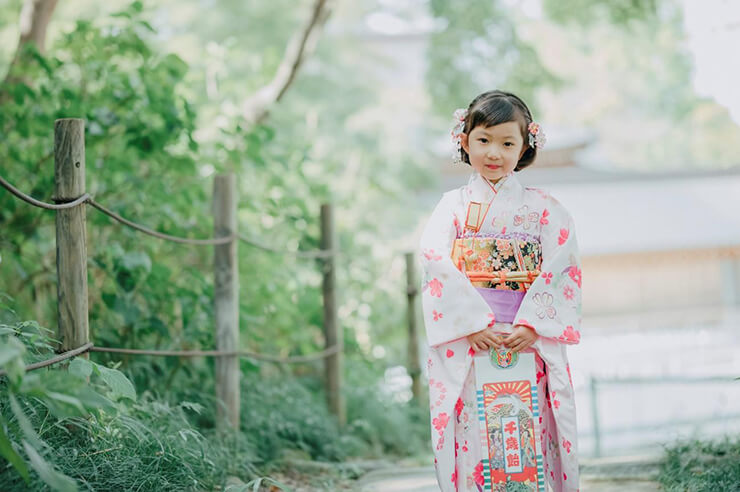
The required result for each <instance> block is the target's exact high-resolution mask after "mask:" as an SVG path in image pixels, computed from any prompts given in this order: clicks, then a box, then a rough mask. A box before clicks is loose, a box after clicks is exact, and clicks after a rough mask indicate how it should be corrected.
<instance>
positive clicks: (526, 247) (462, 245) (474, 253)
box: [451, 234, 542, 323]
mask: <svg viewBox="0 0 740 492" xmlns="http://www.w3.org/2000/svg"><path fill="white" fill-rule="evenodd" d="M451 257H452V261H453V262H454V263H455V265H457V268H458V269H459V270H460V271H461V272H464V273H465V275H466V276H467V277H468V278H469V279H470V283H472V284H473V286H474V287H475V288H476V290H477V291H478V293H480V295H481V296H482V297H483V299H484V300H485V301H486V303H488V305H489V306H490V307H491V310H492V311H493V312H494V314H495V316H496V321H499V322H503V323H512V322H513V321H514V317H515V315H516V313H517V311H518V309H519V306H520V305H521V303H522V299H524V296H525V295H526V292H527V288H528V287H529V286H530V285H531V284H532V282H534V279H535V278H536V277H537V275H539V273H540V266H541V264H542V248H541V245H540V242H539V241H538V240H537V239H536V238H535V237H533V236H530V235H528V234H516V235H514V234H496V235H471V236H468V237H465V236H463V237H458V238H457V239H455V242H454V243H453V245H452V252H451Z"/></svg>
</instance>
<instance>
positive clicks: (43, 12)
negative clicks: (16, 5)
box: [3, 0, 58, 84]
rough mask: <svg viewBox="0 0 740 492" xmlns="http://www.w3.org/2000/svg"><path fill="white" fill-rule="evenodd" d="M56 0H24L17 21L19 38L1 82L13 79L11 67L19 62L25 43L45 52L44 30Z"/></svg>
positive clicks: (47, 25)
mask: <svg viewBox="0 0 740 492" xmlns="http://www.w3.org/2000/svg"><path fill="white" fill-rule="evenodd" d="M57 1H58V0H25V1H24V2H23V8H21V15H20V19H19V21H18V23H19V26H20V33H21V35H20V38H19V39H18V47H17V48H16V50H15V55H14V56H13V60H12V61H11V62H10V66H9V67H8V72H7V74H6V75H5V79H4V80H3V84H5V83H7V82H10V81H11V80H12V79H13V75H12V74H13V68H14V67H15V66H16V65H18V64H19V62H21V59H22V57H23V50H24V48H25V47H26V45H27V44H30V43H33V44H34V45H35V46H36V49H37V50H38V51H39V52H40V53H42V54H43V53H45V52H46V31H47V29H48V27H49V21H51V16H52V14H53V13H54V9H55V8H56V6H57Z"/></svg>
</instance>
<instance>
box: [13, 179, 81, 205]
mask: <svg viewBox="0 0 740 492" xmlns="http://www.w3.org/2000/svg"><path fill="white" fill-rule="evenodd" d="M0 185H1V186H2V187H3V188H5V189H7V190H8V191H9V192H10V193H12V194H13V195H15V196H17V197H18V198H20V199H21V200H23V201H24V202H26V203H30V204H31V205H34V206H36V207H39V208H45V209H47V210H64V209H67V208H73V207H76V206H77V205H79V204H81V203H85V202H86V201H88V200H89V199H91V197H90V195H89V194H87V193H85V194H84V195H82V196H81V197H79V198H77V199H76V200H74V201H72V202H67V203H57V204H54V203H46V202H42V201H40V200H36V199H35V198H34V197H32V196H29V195H26V194H25V193H23V192H22V191H21V190H19V189H18V188H16V187H15V186H13V185H12V184H10V183H8V182H7V181H5V180H4V179H3V177H2V176H0Z"/></svg>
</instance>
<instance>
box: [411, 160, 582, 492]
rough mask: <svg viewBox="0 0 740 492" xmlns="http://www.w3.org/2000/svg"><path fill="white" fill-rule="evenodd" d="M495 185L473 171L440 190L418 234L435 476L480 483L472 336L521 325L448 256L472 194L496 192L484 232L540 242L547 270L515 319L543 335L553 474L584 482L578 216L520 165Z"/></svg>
mask: <svg viewBox="0 0 740 492" xmlns="http://www.w3.org/2000/svg"><path fill="white" fill-rule="evenodd" d="M494 188H495V190H496V191H495V193H494V191H492V190H491V187H490V186H489V184H488V183H486V182H485V181H484V178H482V177H481V176H480V174H478V173H477V172H473V174H472V176H471V178H470V181H469V182H468V184H467V185H466V186H463V187H461V188H458V189H456V190H452V191H449V192H447V193H445V194H444V195H443V196H442V199H441V200H440V202H439V203H438V204H437V206H436V207H435V209H434V211H433V212H432V216H431V217H430V219H429V221H428V223H427V225H426V227H425V229H424V232H423V233H422V237H421V241H420V249H421V254H420V255H419V256H420V259H421V263H422V267H423V272H424V278H423V280H422V306H423V313H424V324H425V327H426V334H427V342H428V344H429V359H428V363H427V369H428V377H429V396H430V412H431V422H432V433H431V434H432V445H433V446H432V447H433V450H434V454H435V470H436V473H437V480H438V483H439V487H440V489H441V490H442V491H445V492H447V491H460V490H465V491H468V490H470V491H480V490H482V483H481V480H482V465H481V463H480V459H481V457H480V456H478V455H476V454H475V453H478V454H479V453H480V449H481V446H480V443H479V441H477V440H478V439H480V436H479V434H477V432H478V429H477V420H478V419H477V418H475V417H476V413H475V412H476V409H475V408H476V407H475V405H474V404H475V398H474V395H475V381H474V377H473V376H471V375H472V374H474V371H472V369H473V367H472V364H473V355H474V354H475V352H474V351H473V350H472V348H471V347H470V344H469V343H468V341H467V339H466V338H465V337H466V336H467V335H470V334H472V333H475V332H478V331H481V330H483V329H485V328H486V327H488V326H492V327H493V328H494V330H496V331H499V332H502V333H507V332H510V331H511V330H512V327H513V326H512V324H511V323H499V322H496V321H495V313H493V312H492V310H491V309H490V307H489V306H488V304H487V303H486V301H485V300H484V299H483V297H482V296H481V295H480V294H479V292H478V291H477V290H476V289H475V287H474V286H473V284H472V283H471V282H470V280H469V279H468V278H467V277H466V275H465V274H464V273H463V272H461V271H460V270H458V268H457V266H456V265H455V264H454V262H453V261H452V259H451V257H450V256H451V248H452V244H453V242H454V240H455V239H456V238H458V237H461V234H464V233H465V231H464V230H462V228H461V224H464V223H465V217H466V212H467V207H468V203H469V202H470V201H476V202H479V203H489V202H490V203H491V207H490V213H489V214H488V215H487V216H486V217H485V218H484V220H483V225H482V227H481V230H480V231H479V232H480V233H481V234H491V235H495V234H506V233H509V234H520V235H523V236H526V237H528V238H530V240H535V241H538V242H539V243H540V245H541V252H542V265H541V271H542V272H543V274H541V275H539V276H538V277H537V278H536V279H534V282H532V284H531V285H530V286H529V289H528V290H527V292H526V294H525V296H524V299H523V300H522V303H521V305H520V307H519V309H518V312H517V314H516V317H515V318H514V319H515V322H516V323H517V324H524V325H527V326H530V327H532V328H533V329H534V330H535V331H536V332H537V333H538V334H539V335H540V337H539V338H538V339H537V341H536V342H535V344H534V346H533V348H534V349H535V351H536V352H537V355H538V358H537V359H538V361H539V366H538V368H537V374H536V376H537V384H538V386H539V387H540V394H541V395H544V399H543V400H542V401H543V403H542V415H541V417H542V431H543V432H542V435H541V436H540V439H541V441H542V445H543V446H542V449H543V461H544V464H545V467H546V470H547V471H546V476H547V479H548V482H549V484H550V487H551V488H552V490H553V491H555V492H564V491H576V490H577V489H578V483H579V477H578V458H577V455H578V452H577V435H576V415H575V403H574V396H573V387H572V384H571V379H570V375H569V367H568V360H567V354H566V345H567V344H573V343H578V342H579V341H580V321H581V267H580V262H579V261H580V260H579V255H578V246H577V243H576V235H575V229H574V224H573V220H572V218H571V216H570V214H569V213H568V211H567V210H566V209H565V208H564V207H563V206H562V205H561V204H560V203H559V202H558V201H557V200H555V199H554V198H553V197H552V196H550V195H549V194H548V193H547V192H545V191H543V190H540V189H533V188H524V187H523V186H521V184H520V183H519V181H518V180H517V178H516V176H515V175H510V176H507V177H505V178H502V179H501V180H499V181H498V182H497V183H496V184H495V186H494ZM537 211H539V212H537ZM442 313H444V314H442ZM471 395H472V396H471ZM466 401H469V402H470V405H466ZM466 420H467V421H466ZM473 442H475V444H473Z"/></svg>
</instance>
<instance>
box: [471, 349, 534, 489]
mask: <svg viewBox="0 0 740 492" xmlns="http://www.w3.org/2000/svg"><path fill="white" fill-rule="evenodd" d="M518 355H519V359H520V360H518V361H516V362H517V363H514V364H511V360H510V359H509V360H507V362H508V363H504V364H501V363H500V362H501V354H496V351H495V350H492V351H491V355H490V357H485V356H479V357H476V386H477V390H478V391H477V393H478V417H479V420H480V423H481V444H482V446H483V453H482V454H483V456H484V458H483V470H484V472H483V474H484V478H485V490H487V491H491V492H519V491H521V492H530V491H532V492H534V491H544V490H545V488H544V475H543V472H542V457H541V452H540V450H539V449H538V448H539V446H538V444H539V443H538V439H535V436H537V435H538V434H537V433H538V430H539V422H538V419H539V411H538V402H537V385H536V384H533V381H532V380H531V378H530V377H528V376H529V375H530V374H531V375H534V354H531V353H523V354H518ZM505 360H506V359H505ZM514 368H516V371H512V369H514Z"/></svg>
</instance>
